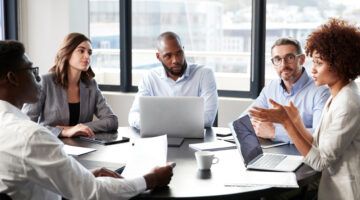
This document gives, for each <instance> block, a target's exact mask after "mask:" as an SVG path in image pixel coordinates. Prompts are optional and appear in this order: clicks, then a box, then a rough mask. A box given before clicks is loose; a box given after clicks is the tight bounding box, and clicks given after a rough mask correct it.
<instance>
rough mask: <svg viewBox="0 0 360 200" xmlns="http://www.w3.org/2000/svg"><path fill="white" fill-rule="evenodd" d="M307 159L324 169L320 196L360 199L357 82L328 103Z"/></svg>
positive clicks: (359, 114)
mask: <svg viewBox="0 0 360 200" xmlns="http://www.w3.org/2000/svg"><path fill="white" fill-rule="evenodd" d="M304 162H305V163H306V164H308V165H309V166H311V167H312V168H313V169H315V170H318V171H322V175H321V180H320V185H319V195H318V197H319V199H360V93H359V89H358V88H357V86H356V84H355V83H354V82H351V83H349V84H348V85H346V86H345V87H343V88H342V89H341V90H340V91H339V93H338V94H337V95H336V96H335V97H332V96H331V97H330V98H329V100H328V101H327V103H326V104H325V107H324V111H323V114H322V118H321V122H320V125H319V126H318V128H317V129H316V130H315V133H314V142H313V146H312V148H311V149H310V151H309V152H308V154H307V155H306V157H305V159H304Z"/></svg>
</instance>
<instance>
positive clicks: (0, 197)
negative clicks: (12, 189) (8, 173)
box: [0, 193, 12, 200]
mask: <svg viewBox="0 0 360 200" xmlns="http://www.w3.org/2000/svg"><path fill="white" fill-rule="evenodd" d="M0 200H12V199H11V197H9V196H8V195H7V194H5V193H0Z"/></svg>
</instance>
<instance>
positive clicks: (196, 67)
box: [188, 64, 214, 75]
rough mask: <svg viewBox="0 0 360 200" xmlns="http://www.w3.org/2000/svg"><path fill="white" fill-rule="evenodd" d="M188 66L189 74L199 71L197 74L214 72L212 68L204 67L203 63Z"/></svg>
mask: <svg viewBox="0 0 360 200" xmlns="http://www.w3.org/2000/svg"><path fill="white" fill-rule="evenodd" d="M188 67H189V70H190V74H191V73H199V74H205V75H209V74H213V73H214V72H213V70H212V69H210V68H208V67H205V66H204V65H198V64H189V65H188Z"/></svg>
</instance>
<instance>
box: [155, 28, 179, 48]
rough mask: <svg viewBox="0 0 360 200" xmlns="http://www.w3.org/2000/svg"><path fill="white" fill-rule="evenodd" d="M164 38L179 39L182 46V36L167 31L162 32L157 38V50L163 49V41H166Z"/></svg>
mask: <svg viewBox="0 0 360 200" xmlns="http://www.w3.org/2000/svg"><path fill="white" fill-rule="evenodd" d="M164 40H177V42H178V44H179V45H180V46H181V47H182V44H181V39H180V37H179V36H178V35H177V34H176V33H174V32H171V31H167V32H164V33H161V34H160V35H159V36H158V37H157V39H156V48H157V50H160V49H162V41H164Z"/></svg>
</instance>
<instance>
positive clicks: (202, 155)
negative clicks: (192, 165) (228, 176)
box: [195, 151, 219, 170]
mask: <svg viewBox="0 0 360 200" xmlns="http://www.w3.org/2000/svg"><path fill="white" fill-rule="evenodd" d="M195 158H196V163H197V166H198V168H199V169H200V170H208V169H210V168H211V165H212V164H216V163H218V162H219V158H217V157H215V154H214V153H213V152H211V151H197V152H195Z"/></svg>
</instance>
